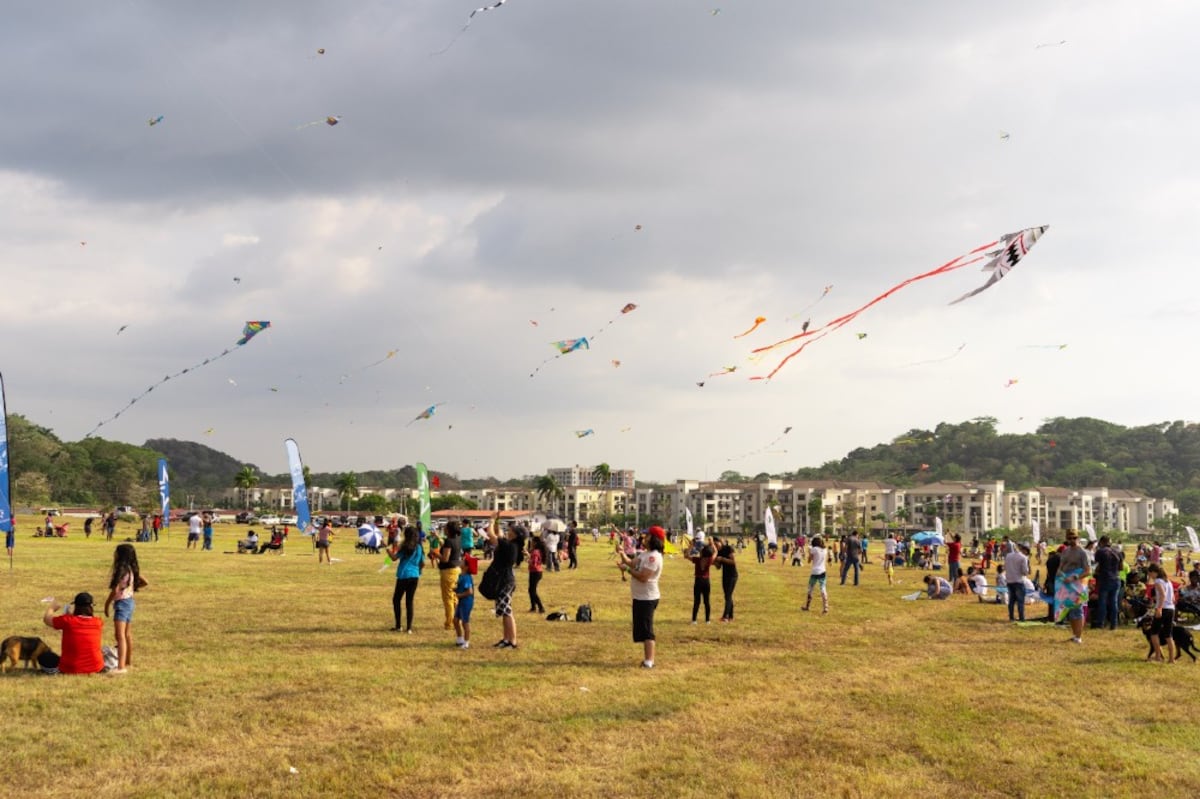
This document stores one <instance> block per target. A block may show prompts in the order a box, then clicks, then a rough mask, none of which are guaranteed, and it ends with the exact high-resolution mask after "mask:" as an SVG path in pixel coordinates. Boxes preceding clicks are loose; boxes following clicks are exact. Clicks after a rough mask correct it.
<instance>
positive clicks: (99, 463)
mask: <svg viewBox="0 0 1200 799" xmlns="http://www.w3.org/2000/svg"><path fill="white" fill-rule="evenodd" d="M8 432H9V445H10V450H9V464H10V467H11V471H12V479H13V494H14V501H15V502H16V503H17V504H18V505H22V506H25V507H28V506H37V505H40V504H46V503H49V502H56V503H60V504H80V505H83V504H89V505H113V504H133V505H139V506H143V505H145V506H148V505H149V504H150V503H152V502H153V499H154V497H155V496H157V477H156V475H155V464H156V462H157V460H158V458H159V457H160V454H161V456H163V457H166V458H167V460H168V462H169V463H170V468H171V493H172V494H174V495H176V496H182V495H185V494H191V495H194V496H195V499H196V501H197V502H201V501H204V500H207V499H212V500H216V499H217V498H218V497H220V495H221V493H222V492H223V491H225V490H226V489H227V488H229V487H231V486H232V485H233V484H234V478H235V475H236V474H237V473H238V472H239V471H241V470H242V468H244V467H246V466H250V468H251V469H253V470H254V472H255V474H257V475H258V476H259V479H260V484H261V485H284V484H287V483H288V481H289V477H288V476H287V475H286V474H279V475H267V474H264V473H263V472H261V471H260V470H259V469H258V468H257V467H255V466H253V465H252V464H245V463H243V462H241V461H238V460H236V459H234V458H231V457H230V456H228V455H226V454H225V453H223V452H220V451H218V450H215V449H213V448H211V447H207V446H205V445H203V444H198V443H196V442H192V441H176V440H174V439H151V440H149V441H147V442H146V443H145V445H144V446H142V447H137V446H134V445H132V444H124V443H120V442H115V441H107V440H105V439H102V438H88V439H84V440H82V441H78V442H73V443H72V442H63V441H61V440H59V439H58V437H57V436H55V435H54V433H53V432H52V431H51V430H49V429H47V428H44V427H40V426H38V425H36V424H34V423H32V422H30V421H29V420H27V419H26V418H25V417H23V416H19V415H13V416H9V417H8ZM793 435H795V434H793ZM430 473H431V474H435V475H437V476H438V477H439V478H440V479H439V482H440V483H441V488H443V489H450V490H454V489H458V488H483V487H489V486H497V485H501V483H500V482H499V481H498V480H496V479H495V478H492V477H488V478H481V479H458V478H457V477H455V476H453V475H449V474H445V473H443V472H438V471H436V470H434V469H432V468H431V470H430ZM342 476H343V475H342V474H340V473H328V472H313V473H312V474H311V475H310V478H311V481H312V483H311V484H312V485H314V486H320V487H322V488H325V487H330V488H332V487H335V486H336V485H337V483H338V481H339V478H341V477H342ZM680 477H688V475H680ZM766 477H778V478H784V479H790V478H803V479H821V478H823V479H841V480H879V481H881V482H886V483H892V484H894V485H900V486H915V485H920V484H923V483H929V482H934V481H937V480H994V479H1000V480H1003V481H1004V482H1005V486H1006V487H1007V488H1010V489H1017V488H1030V487H1034V486H1048V485H1054V486H1062V487H1065V488H1083V487H1088V486H1107V487H1109V488H1128V489H1132V490H1135V491H1140V492H1143V493H1146V494H1149V495H1151V496H1155V497H1170V498H1173V499H1175V500H1176V501H1177V502H1178V503H1179V507H1180V510H1182V511H1183V512H1184V513H1200V425H1197V424H1192V423H1189V422H1181V421H1176V422H1163V423H1161V424H1153V425H1144V426H1141V427H1123V426H1121V425H1118V424H1113V423H1112V422H1105V421H1102V420H1100V419H1089V418H1077V419H1067V418H1055V419H1047V420H1045V421H1044V422H1043V423H1042V425H1041V426H1040V427H1038V429H1037V432H1035V433H1025V434H1003V435H1001V434H998V433H997V432H996V420H995V419H993V418H990V417H980V418H977V419H972V420H970V421H966V422H961V423H958V424H951V423H942V424H939V425H938V426H937V427H935V428H933V429H931V430H921V429H913V430H909V431H908V432H906V433H903V434H901V435H899V436H897V437H896V438H894V439H893V440H892V441H891V442H889V443H886V444H877V445H875V446H873V447H869V448H867V447H864V448H859V449H856V450H854V451H852V452H850V453H849V454H848V455H847V456H846V457H844V458H842V459H841V460H837V461H830V462H828V463H825V464H822V465H821V466H819V467H815V468H803V469H798V470H797V471H795V472H791V473H782V474H775V475H768V474H761V475H755V476H754V477H748V476H747V477H744V476H742V475H740V474H737V473H736V472H726V473H725V474H724V475H722V479H727V480H750V479H763V478H766ZM355 478H356V482H357V484H358V485H359V486H360V487H363V488H411V487H413V486H415V485H416V470H415V469H414V468H413V467H412V466H403V467H400V468H397V469H391V470H375V471H365V472H359V473H357V474H356V475H355ZM528 483H529V479H528V478H526V479H512V480H507V481H505V482H504V483H503V485H521V484H528Z"/></svg>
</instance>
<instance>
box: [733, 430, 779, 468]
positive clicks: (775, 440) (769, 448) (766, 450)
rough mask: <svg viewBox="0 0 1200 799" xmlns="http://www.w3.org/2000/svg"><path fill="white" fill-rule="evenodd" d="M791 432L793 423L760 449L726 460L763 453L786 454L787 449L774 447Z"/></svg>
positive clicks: (738, 459)
mask: <svg viewBox="0 0 1200 799" xmlns="http://www.w3.org/2000/svg"><path fill="white" fill-rule="evenodd" d="M790 432H792V427H791V425H788V426H787V427H785V428H783V432H782V433H780V434H779V435H777V436H775V438H773V439H772V440H771V441H770V442H768V443H766V444H763V445H762V446H761V447H759V448H758V449H755V450H751V451H750V452H747V453H744V454H742V455H738V456H737V457H736V458H726V459H725V460H726V462H729V461H740V460H742V459H743V458H749V457H750V456H751V455H760V454H763V453H766V454H771V455H778V454H786V453H787V450H786V449H782V450H778V449H772V447H774V446H775V445H776V444H778V443H779V442H780V441H782V440H783V437H784V436H786V435H787V434H788V433H790Z"/></svg>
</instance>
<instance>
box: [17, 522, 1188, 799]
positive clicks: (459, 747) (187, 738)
mask: <svg viewBox="0 0 1200 799" xmlns="http://www.w3.org/2000/svg"><path fill="white" fill-rule="evenodd" d="M34 523H35V520H21V524H20V527H21V529H23V530H30V529H32V526H33V524H34ZM73 526H74V525H73ZM244 531H245V528H244V527H241V526H233V525H223V526H219V527H218V529H217V541H216V550H217V551H215V552H198V551H185V549H184V539H185V534H184V529H183V528H177V529H176V530H173V531H172V534H171V540H170V542H168V541H166V540H165V538H164V540H163V541H161V542H159V543H157V544H139V545H138V553H139V558H140V561H141V566H142V572H143V574H144V576H145V577H146V579H147V580H148V581H149V583H150V584H149V587H148V588H147V589H146V590H145V591H143V592H140V593H139V594H138V607H137V612H136V616H135V619H134V624H133V630H134V647H135V648H134V658H133V668H132V670H131V672H130V673H129V674H128V675H125V676H122V677H116V676H95V677H67V676H60V677H54V678H50V677H41V676H36V675H34V674H31V673H29V674H27V673H22V672H18V673H16V674H12V673H10V674H5V675H2V676H0V682H2V684H3V690H2V691H0V712H2V717H3V718H4V719H6V720H7V721H8V723H7V724H5V725H4V728H3V730H2V731H0V751H4V752H5V753H6V757H5V758H3V760H0V763H3V765H0V777H2V782H0V784H2V785H4V786H5V788H4V789H3V790H0V794H3V795H20V796H64V797H67V796H70V797H75V796H84V795H86V796H95V797H108V796H113V797H117V796H120V797H139V796H146V797H160V796H187V797H206V796H261V797H272V796H289V797H294V796H366V795H375V796H401V797H407V796H413V797H432V796H472V797H492V796H495V797H501V796H504V797H512V796H547V797H555V798H556V799H562V798H564V797H603V799H612V798H613V797H623V796H654V797H661V796H702V797H774V796H838V797H841V796H845V797H859V796H863V797H866V796H870V797H890V796H897V797H911V796H916V795H921V796H923V797H940V796H957V797H961V796H963V795H970V796H975V797H990V796H997V797H998V796H1035V795H1036V796H1038V797H1047V796H1063V795H1067V794H1068V793H1069V794H1073V795H1074V794H1080V793H1081V794H1082V795H1097V796H1101V795H1102V796H1130V795H1134V794H1142V793H1154V794H1157V795H1173V796H1183V795H1188V794H1195V793H1196V792H1197V791H1200V766H1198V765H1197V763H1196V758H1195V756H1194V752H1195V743H1194V742H1195V741H1196V740H1198V738H1200V722H1198V721H1197V720H1196V719H1195V718H1194V716H1193V714H1192V713H1190V712H1189V711H1190V709H1191V707H1192V702H1193V701H1194V700H1193V696H1194V693H1195V686H1196V684H1197V681H1198V678H1200V666H1195V665H1193V664H1192V663H1191V661H1190V660H1188V661H1186V662H1185V663H1183V664H1178V665H1174V666H1163V665H1153V664H1147V663H1144V662H1142V660H1141V658H1142V656H1143V654H1144V652H1145V646H1144V639H1143V637H1142V636H1141V635H1140V634H1139V633H1137V632H1136V631H1134V630H1132V629H1125V630H1119V631H1117V632H1115V633H1101V632H1098V631H1091V630H1088V631H1087V632H1085V635H1084V640H1085V643H1084V645H1083V646H1082V647H1077V646H1070V645H1067V644H1066V643H1064V641H1065V639H1066V638H1067V634H1066V633H1065V632H1063V631H1062V630H1061V629H1055V628H1053V627H1051V628H1016V627H1013V626H1010V625H1008V624H1007V622H1006V621H1005V619H1006V618H1007V616H1006V613H1005V611H1004V610H1003V609H1002V608H1000V607H998V606H995V605H980V604H978V603H976V602H975V601H974V599H973V598H972V599H970V600H966V599H964V598H958V597H956V598H955V599H954V600H952V601H949V602H924V601H921V602H904V601H901V600H900V599H899V597H900V595H901V594H904V593H909V592H912V591H915V590H917V587H918V583H919V579H920V576H919V575H920V573H919V572H916V571H904V570H901V571H900V572H899V573H898V577H899V578H900V579H901V580H902V581H903V583H902V584H901V585H898V586H895V587H888V586H887V585H886V582H885V581H884V578H883V575H882V574H881V573H880V572H879V570H878V569H877V568H876V567H868V569H867V570H866V572H865V574H864V578H863V585H861V586H860V587H859V588H851V587H841V586H838V585H835V584H831V586H830V591H831V601H832V613H831V614H830V615H829V616H824V617H823V616H821V615H820V614H819V613H815V614H814V613H801V612H799V605H800V604H801V603H802V601H803V587H804V584H805V581H806V579H807V574H808V569H807V567H805V568H803V569H801V568H793V567H790V566H783V565H781V564H780V563H778V562H774V563H769V564H767V565H759V564H757V563H755V562H753V561H754V558H753V555H752V553H749V552H748V553H746V555H745V556H744V557H742V558H741V565H742V569H741V572H742V574H741V580H740V582H739V584H738V590H737V621H736V622H734V623H733V624H731V625H725V624H718V623H717V622H716V621H715V619H716V618H718V617H719V616H720V601H721V600H720V596H719V595H720V589H719V579H717V580H714V582H715V583H717V584H718V585H716V586H714V597H713V600H714V605H715V607H714V614H713V616H714V623H713V624H711V625H704V624H703V623H701V624H700V625H697V626H691V625H690V624H689V623H688V622H689V620H690V612H691V582H692V580H691V567H690V564H687V563H686V562H684V561H681V560H679V559H668V562H667V566H666V573H665V575H664V577H663V580H662V589H663V600H662V602H661V604H660V606H659V611H658V616H657V620H656V628H657V632H658V639H659V652H658V667H657V668H655V669H654V670H653V671H645V670H642V669H640V668H638V664H639V662H640V659H641V648H640V646H638V645H635V644H633V643H632V642H631V641H630V638H629V589H628V585H626V584H622V583H621V581H620V579H619V577H618V575H617V573H616V571H615V569H614V568H613V566H612V561H610V560H609V559H608V551H609V550H608V547H607V546H605V545H594V544H591V543H590V542H589V543H585V545H584V546H583V547H582V549H581V556H580V560H581V563H582V566H581V568H580V569H579V571H578V572H567V571H562V572H559V573H556V574H549V575H547V576H546V577H545V578H544V580H543V582H542V586H541V594H542V598H543V600H544V601H545V603H546V606H547V609H548V610H553V609H558V608H564V609H567V610H568V611H569V612H571V613H573V612H574V609H575V607H576V606H577V605H578V604H580V603H582V602H591V603H592V604H593V606H594V608H595V613H596V621H595V623H593V624H590V625H586V624H574V623H552V622H546V621H544V620H543V619H542V617H541V616H540V615H538V614H528V613H525V612H524V610H525V607H526V605H525V604H524V600H525V597H526V594H525V585H526V583H525V579H524V576H523V575H519V578H518V585H519V590H518V593H517V596H516V601H517V603H516V607H517V608H518V610H519V612H518V638H519V640H520V643H521V648H520V649H519V650H517V651H513V652H504V651H497V650H494V649H492V648H491V646H490V644H492V643H493V642H494V641H495V640H496V639H497V638H498V637H499V635H500V629H499V622H498V621H497V620H496V619H495V618H494V617H493V616H492V615H491V605H490V603H487V602H485V601H483V600H482V599H480V600H477V607H476V611H475V617H474V623H473V641H474V648H472V649H471V650H469V651H466V652H463V651H459V650H457V649H455V648H454V647H453V646H452V634H450V633H447V632H444V631H443V630H442V625H441V614H442V611H441V602H440V598H439V595H438V590H437V582H436V574H434V573H432V572H429V571H426V577H425V578H423V580H422V584H421V587H420V588H419V589H418V592H417V610H416V617H417V622H416V624H415V628H416V632H415V633H414V634H413V635H411V636H408V635H403V634H399V633H395V632H392V631H391V630H390V627H391V626H392V616H391V592H392V587H393V584H394V578H393V575H392V574H390V573H383V574H380V573H378V571H377V570H378V568H379V565H380V563H381V559H380V558H378V557H370V556H365V555H357V554H354V552H353V543H352V538H351V537H350V536H348V535H347V536H342V537H340V538H339V540H337V541H335V544H334V549H333V555H334V557H335V558H341V559H342V562H340V563H335V564H334V565H333V566H332V567H327V566H321V567H320V568H318V567H317V565H316V558H315V557H314V556H313V554H312V549H311V547H310V546H309V545H308V543H307V541H306V540H304V539H299V540H293V541H292V542H291V543H289V544H288V547H287V550H286V553H287V554H286V555H284V556H282V557H279V556H273V555H262V556H247V555H242V556H238V555H225V554H222V552H223V551H225V550H232V549H234V541H235V540H236V538H237V537H240V536H241V535H242V534H244ZM131 534H132V531H131V528H121V529H119V530H118V536H117V537H118V539H123V538H125V537H126V536H128V535H131ZM111 549H112V544H109V543H106V542H104V541H103V540H101V539H99V538H97V537H96V536H93V537H92V538H91V539H90V540H84V539H83V538H82V537H81V536H78V535H73V536H72V537H71V538H69V539H66V540H43V539H32V538H28V537H22V538H20V539H19V540H18V548H17V555H16V560H15V567H14V569H13V571H12V572H11V573H10V572H8V571H7V569H5V570H3V571H0V586H2V589H0V618H3V619H4V621H5V624H4V627H3V628H0V635H14V634H23V635H40V636H41V637H43V638H45V639H46V640H47V641H48V642H50V643H51V645H52V647H53V648H54V649H55V650H56V651H57V650H59V638H58V633H57V632H55V631H53V630H50V629H48V628H45V627H43V626H42V624H41V614H42V612H43V609H44V607H45V606H44V605H42V604H40V602H39V600H40V599H41V598H42V597H45V596H48V595H53V596H55V597H57V598H59V600H60V601H63V600H67V599H69V598H70V597H71V596H73V595H74V594H75V593H76V592H78V591H81V590H87V591H91V592H92V593H93V594H95V595H96V596H97V599H98V600H100V599H102V598H103V596H104V595H105V593H106V590H105V586H106V585H107V579H108V572H109V568H110V564H111V557H112V556H111ZM835 582H836V581H835ZM1039 608H1040V606H1039ZM105 640H106V642H108V643H111V641H112V630H111V622H110V623H107V624H106V629H105ZM291 768H295V769H296V770H297V771H298V773H296V774H292V773H290V769H291ZM17 786H20V787H19V789H18V787H17Z"/></svg>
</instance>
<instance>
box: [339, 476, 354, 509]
mask: <svg viewBox="0 0 1200 799" xmlns="http://www.w3.org/2000/svg"><path fill="white" fill-rule="evenodd" d="M333 487H334V488H336V489H337V492H338V498H339V499H341V500H342V510H349V508H350V500H351V499H353V498H355V497H357V496H358V477H357V476H356V475H355V474H354V472H345V473H344V474H341V475H339V476H338V478H337V481H336V482H335V483H334V484H333Z"/></svg>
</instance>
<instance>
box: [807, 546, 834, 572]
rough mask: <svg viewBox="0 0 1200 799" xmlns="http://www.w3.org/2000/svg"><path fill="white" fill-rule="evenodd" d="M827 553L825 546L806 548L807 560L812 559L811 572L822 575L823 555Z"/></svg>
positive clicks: (823, 567) (823, 569)
mask: <svg viewBox="0 0 1200 799" xmlns="http://www.w3.org/2000/svg"><path fill="white" fill-rule="evenodd" d="M828 554H829V550H827V549H826V548H825V547H810V548H809V550H808V557H809V560H810V561H812V573H813V574H815V575H818V576H819V575H822V574H824V573H825V557H826V556H827V555H828Z"/></svg>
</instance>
